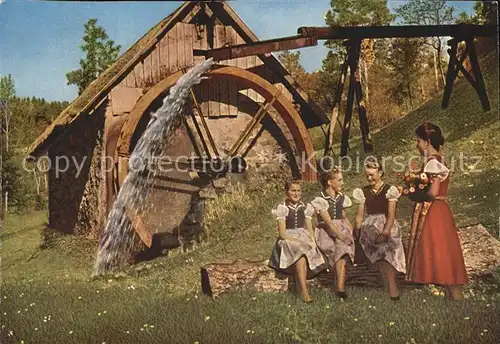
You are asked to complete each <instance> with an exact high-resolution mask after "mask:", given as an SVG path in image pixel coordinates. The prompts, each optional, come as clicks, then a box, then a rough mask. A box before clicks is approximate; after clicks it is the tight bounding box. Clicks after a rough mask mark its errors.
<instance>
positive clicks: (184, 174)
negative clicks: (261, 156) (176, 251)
mask: <svg viewBox="0 0 500 344" xmlns="http://www.w3.org/2000/svg"><path fill="white" fill-rule="evenodd" d="M183 74H184V71H179V72H177V73H174V74H172V75H170V76H169V77H167V78H165V79H164V80H162V81H160V82H159V83H158V84H156V85H155V86H153V87H152V88H150V89H149V90H148V91H147V92H146V93H145V94H144V95H143V96H142V97H141V98H140V99H139V100H138V102H137V103H136V105H135V106H134V108H133V109H132V111H131V112H130V113H129V115H128V116H127V119H126V120H125V122H124V124H123V126H122V128H121V131H120V135H118V136H117V139H116V150H115V159H116V160H115V161H117V163H116V164H115V170H114V172H113V179H114V180H113V185H114V186H115V188H114V190H111V191H110V192H111V193H112V194H114V195H115V196H116V195H117V193H118V191H119V188H120V186H121V185H122V184H123V182H124V181H125V178H126V176H127V174H128V161H129V159H130V156H131V153H132V151H133V148H134V144H135V142H137V140H138V139H139V138H140V136H141V135H142V133H143V132H144V130H145V129H146V124H147V123H148V117H147V116H148V114H149V112H151V109H154V108H155V107H156V106H157V105H158V103H159V100H160V99H161V98H162V97H163V96H164V95H165V94H166V93H167V92H168V90H169V89H170V88H171V87H172V86H174V85H175V83H176V82H177V80H178V79H179V78H180V77H181V76H182V75H183ZM204 76H205V79H204V80H206V81H207V82H211V83H215V82H222V83H226V82H227V81H230V82H231V83H229V82H227V83H226V84H227V85H229V84H231V85H238V89H237V90H240V89H241V90H247V89H248V90H250V89H251V90H253V91H254V92H255V93H256V94H258V95H259V96H260V97H261V98H263V101H262V103H261V102H259V103H257V104H256V100H254V99H253V98H250V97H248V96H246V97H245V95H244V94H241V93H240V95H241V96H242V97H243V98H241V99H244V102H243V103H241V102H240V98H238V99H237V100H238V102H236V103H234V102H233V103H231V105H230V106H233V107H234V108H236V109H238V111H239V112H241V113H244V114H245V116H248V117H249V118H248V120H247V119H246V118H245V117H240V118H239V119H238V120H236V119H234V120H235V122H233V123H226V127H225V128H226V129H227V130H231V129H234V128H235V127H234V125H236V128H238V127H240V126H241V128H242V131H241V132H240V133H237V134H236V133H235V132H234V131H232V132H231V134H232V135H231V134H229V136H228V134H227V133H224V132H222V133H221V132H219V131H217V132H216V131H215V130H218V129H217V128H219V126H218V124H216V123H217V122H215V121H219V120H220V121H221V122H218V123H222V124H224V123H225V122H224V121H225V119H224V118H227V117H220V119H219V117H218V115H217V118H212V117H213V113H211V112H210V111H211V108H210V107H209V109H210V111H209V112H210V113H203V112H204V111H205V106H206V105H207V103H206V102H207V99H205V98H204V97H203V95H202V96H201V97H200V95H199V93H197V91H196V90H197V89H196V88H195V89H193V90H191V91H190V94H189V97H190V106H188V110H189V111H187V113H186V116H183V120H182V126H181V128H179V130H178V131H177V132H176V134H174V136H173V137H172V140H173V141H171V144H170V145H169V146H168V147H166V148H165V149H166V150H165V152H162V153H163V154H165V156H166V157H168V158H172V159H177V160H176V163H177V164H178V166H177V167H181V168H179V169H177V168H176V167H175V166H173V169H171V170H169V172H164V171H160V172H158V171H156V170H155V172H154V173H155V183H154V185H153V187H152V190H151V194H150V196H148V197H152V198H151V205H152V207H153V208H154V209H152V210H147V211H146V213H141V214H135V213H133V210H129V212H130V214H129V213H127V216H128V217H129V218H130V220H131V222H132V225H133V227H134V229H135V231H136V232H137V233H138V234H139V237H140V238H141V240H142V241H143V242H144V243H145V244H146V246H148V247H150V246H151V245H152V246H154V247H156V244H155V242H157V241H158V240H161V245H160V246H161V247H166V246H163V243H164V242H165V241H167V239H168V240H170V239H172V240H170V241H171V244H172V245H173V246H175V245H177V246H178V243H179V242H182V240H184V239H186V238H187V239H186V240H187V241H185V242H189V240H190V239H189V238H190V237H191V235H192V234H191V233H192V232H190V231H191V229H190V228H191V227H193V226H195V224H194V222H192V221H191V220H190V215H189V214H190V212H191V209H194V208H193V204H195V203H192V202H196V199H197V198H200V197H207V196H206V195H205V194H203V195H202V193H201V191H202V189H203V190H205V188H206V187H208V186H209V185H210V186H212V185H215V184H218V185H219V182H220V183H222V184H220V185H223V184H224V183H223V182H224V180H222V179H221V180H218V179H219V178H220V177H224V176H225V175H226V174H227V173H229V172H233V173H234V172H244V171H245V169H246V166H247V163H246V161H245V158H246V156H247V154H249V152H250V151H251V150H256V149H259V148H258V147H260V145H255V142H256V140H257V139H258V138H259V137H260V136H261V134H262V132H263V131H264V130H265V129H267V130H277V131H280V132H282V133H283V134H279V135H282V137H280V138H277V137H275V136H274V134H271V136H269V137H271V138H274V139H276V140H278V139H279V140H284V141H283V142H277V144H278V145H279V146H280V147H285V148H286V149H290V152H294V153H295V152H298V153H299V154H302V156H300V157H299V159H305V160H306V161H307V163H306V165H305V166H301V167H302V170H301V171H300V170H299V168H296V169H295V171H300V172H299V173H300V175H301V178H302V180H305V181H316V170H315V167H316V160H315V159H314V150H313V145H312V141H311V138H310V136H309V132H308V130H307V128H306V126H305V124H304V123H303V122H302V119H301V117H300V115H299V113H298V112H297V110H296V108H295V107H294V105H293V104H292V102H291V100H289V99H288V98H287V97H286V96H285V95H284V94H283V93H282V92H280V90H279V89H278V88H277V87H276V86H274V85H273V84H271V83H270V82H268V81H267V80H265V79H263V78H262V77H260V76H259V75H257V74H254V73H252V72H250V71H248V70H244V69H241V68H238V67H235V66H221V65H215V66H213V68H212V69H211V70H210V71H208V72H207V73H205V75H204ZM200 87H201V85H200ZM216 87H217V86H216ZM200 91H204V89H200ZM212 91H213V90H210V92H212ZM238 92H239V91H238ZM214 93H215V92H214ZM210 97H213V95H212V94H209V98H208V99H209V100H208V101H209V102H213V103H215V104H216V105H215V106H218V105H217V102H216V101H215V100H214V99H213V98H210ZM233 100H234V99H233ZM252 102H253V103H254V105H252ZM219 104H222V102H221V103H219ZM234 104H238V105H237V106H234ZM228 105H229V104H228ZM240 105H241V106H242V108H240ZM209 106H211V103H210V104H209ZM248 106H250V109H251V111H250V113H249V112H248V111H249V110H248V109H247V108H248ZM271 107H272V108H273V109H274V110H275V112H274V113H273V115H272V117H270V118H268V117H266V114H267V115H268V114H269V112H270V111H271ZM243 108H245V110H241V109H243ZM207 111H208V110H207ZM253 111H255V112H254V113H255V114H254V115H252V112H253ZM206 115H208V117H207V116H206ZM231 116H232V117H233V118H234V117H235V116H234V113H232V114H231ZM231 116H230V117H231ZM276 116H277V117H276ZM236 117H237V116H236ZM268 119H269V121H268ZM228 120H229V119H228ZM211 121H213V122H211ZM234 123H235V124H234ZM269 125H271V127H269ZM231 126H232V127H231ZM222 127H223V128H224V126H222ZM228 128H231V129H228ZM222 130H224V129H222ZM285 132H286V133H287V135H288V136H287V137H285V136H284V133H285ZM214 134H215V135H214ZM216 135H217V136H216ZM266 135H267V134H266ZM218 143H219V144H220V146H217V144H218ZM228 143H229V145H227V146H226V147H224V148H223V147H222V145H223V144H228ZM283 144H285V146H283ZM299 159H292V161H290V162H289V163H290V165H294V166H298V165H299V164H300V162H299V161H297V160H299ZM302 161H304V160H302ZM291 168H292V171H293V168H294V167H291ZM223 179H225V180H226V181H227V178H223ZM215 180H217V183H216V181H215ZM217 187H218V188H219V187H222V188H224V186H217ZM163 190H165V192H164V191H163ZM163 195H164V196H163ZM148 202H149V201H148ZM155 209H157V210H155ZM162 209H168V210H167V211H166V213H163V210H162ZM174 209H175V210H174ZM169 212H171V214H169ZM132 213H133V214H132ZM166 224H168V226H166V227H165V225H166ZM170 225H173V226H177V228H178V229H175V228H171V227H172V226H170ZM158 226H160V227H158ZM162 226H163V227H162ZM182 226H187V227H182ZM190 226H191V227H190ZM184 228H187V229H186V230H187V232H185V230H184ZM193 228H194V227H193ZM193 230H194V229H193ZM186 233H187V234H186ZM193 233H194V232H193ZM184 235H187V237H185V236H184ZM160 237H161V239H159V238H160ZM174 239H175V240H174ZM173 246H172V247H173Z"/></svg>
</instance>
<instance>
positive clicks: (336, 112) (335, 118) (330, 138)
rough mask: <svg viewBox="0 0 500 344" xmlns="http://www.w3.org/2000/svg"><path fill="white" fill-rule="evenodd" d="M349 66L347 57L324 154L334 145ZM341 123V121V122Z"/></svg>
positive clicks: (336, 95)
mask: <svg viewBox="0 0 500 344" xmlns="http://www.w3.org/2000/svg"><path fill="white" fill-rule="evenodd" d="M347 67H348V62H347V58H346V60H345V61H344V63H343V64H342V71H341V74H340V78H339V82H338V83H337V89H336V90H335V99H334V101H333V109H332V114H331V116H330V124H329V125H328V133H327V135H326V142H325V150H324V153H323V155H324V156H326V155H328V154H329V153H330V150H331V148H332V145H333V134H334V133H335V124H336V123H337V121H338V116H339V107H340V103H341V100H342V93H343V92H344V84H345V78H346V76H347ZM339 124H340V122H339ZM340 127H341V128H342V130H343V128H344V127H343V126H342V125H340Z"/></svg>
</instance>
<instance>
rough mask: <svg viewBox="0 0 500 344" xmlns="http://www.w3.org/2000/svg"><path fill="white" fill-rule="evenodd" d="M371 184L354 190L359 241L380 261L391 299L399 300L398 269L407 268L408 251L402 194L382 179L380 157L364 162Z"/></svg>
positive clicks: (371, 256)
mask: <svg viewBox="0 0 500 344" xmlns="http://www.w3.org/2000/svg"><path fill="white" fill-rule="evenodd" d="M365 175H366V180H367V181H368V185H366V186H364V187H363V188H357V189H355V190H354V191H353V198H354V200H355V202H356V203H357V204H358V210H357V213H356V220H355V224H354V228H355V230H356V232H360V234H359V243H360V244H361V247H362V248H363V251H364V253H365V255H366V257H367V258H368V260H369V261H370V263H372V264H377V265H378V267H379V269H380V272H381V273H382V275H383V278H384V281H385V282H386V285H387V288H388V291H389V295H390V297H391V300H393V301H397V300H399V289H398V285H397V283H396V274H397V272H400V273H405V272H406V263H405V255H404V249H403V242H402V240H401V231H400V226H399V223H398V222H397V220H396V204H397V201H398V199H399V197H400V196H401V193H400V192H399V191H398V189H397V188H396V187H395V186H393V185H389V184H386V183H384V182H383V180H382V175H383V171H382V166H381V165H380V164H379V163H378V162H377V161H371V162H367V163H366V164H365Z"/></svg>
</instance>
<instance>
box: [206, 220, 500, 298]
mask: <svg viewBox="0 0 500 344" xmlns="http://www.w3.org/2000/svg"><path fill="white" fill-rule="evenodd" d="M459 236H460V239H461V242H462V249H463V252H464V259H465V265H466V269H467V272H468V274H469V277H471V278H478V277H486V276H489V275H491V273H492V272H493V271H494V270H495V269H496V268H498V267H499V266H500V242H499V241H498V240H497V239H495V238H494V237H493V236H491V234H489V233H488V231H487V230H486V229H485V228H484V227H483V226H482V225H480V224H479V225H475V226H470V227H466V228H463V229H461V230H460V232H459ZM355 261H356V264H355V265H353V266H350V267H349V268H348V273H347V280H346V284H347V285H355V286H364V287H382V286H383V280H382V277H381V275H380V272H379V271H378V269H377V267H376V266H375V265H372V264H369V262H368V260H367V258H366V256H365V255H364V253H363V250H362V249H361V247H360V246H359V244H357V245H356V257H355ZM267 264H268V261H267V260H264V261H247V260H236V261H234V262H233V263H213V264H208V265H206V266H204V267H202V268H201V284H202V290H203V293H205V294H206V295H209V296H211V297H216V296H218V295H219V294H221V293H224V292H229V291H235V290H244V289H253V290H257V291H266V292H268V291H274V292H276V291H287V290H293V288H294V278H293V277H292V276H290V277H289V276H286V275H280V274H277V273H276V272H275V271H274V270H273V269H271V268H269V267H268V266H267ZM397 280H398V284H399V286H400V287H408V288H416V287H421V286H422V285H420V284H416V283H410V282H408V281H406V280H405V276H404V274H398V275H397ZM334 282H335V277H334V274H333V273H331V272H329V271H324V272H322V273H320V274H319V275H318V276H316V277H315V278H314V279H312V280H310V281H309V285H310V286H316V287H327V288H332V287H333V286H334Z"/></svg>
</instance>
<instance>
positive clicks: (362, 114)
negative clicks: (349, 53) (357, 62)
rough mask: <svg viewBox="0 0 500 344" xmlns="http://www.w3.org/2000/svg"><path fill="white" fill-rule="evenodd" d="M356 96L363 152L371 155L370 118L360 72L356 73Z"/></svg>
mask: <svg viewBox="0 0 500 344" xmlns="http://www.w3.org/2000/svg"><path fill="white" fill-rule="evenodd" d="M354 94H355V96H356V105H357V107H358V115H359V127H360V129H361V137H362V139H363V150H364V151H365V153H371V152H373V144H372V142H371V141H372V140H371V137H370V127H369V124H368V117H367V116H366V107H365V100H364V99H363V90H362V88H361V82H360V80H359V72H356V84H355V85H354Z"/></svg>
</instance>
